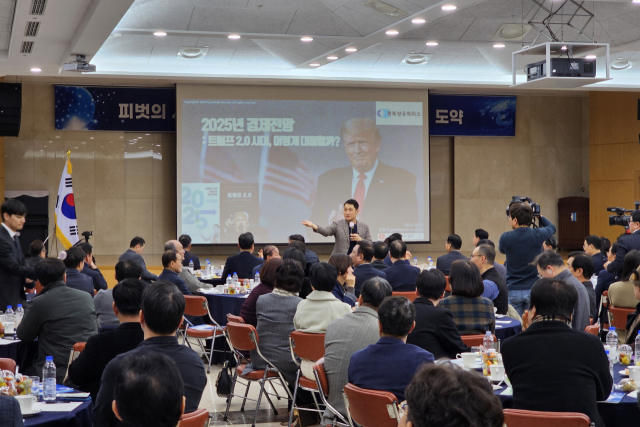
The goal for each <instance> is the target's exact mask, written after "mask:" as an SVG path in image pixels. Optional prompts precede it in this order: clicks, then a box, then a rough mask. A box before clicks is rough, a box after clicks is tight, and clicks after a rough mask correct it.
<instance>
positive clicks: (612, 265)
mask: <svg viewBox="0 0 640 427" xmlns="http://www.w3.org/2000/svg"><path fill="white" fill-rule="evenodd" d="M638 230H640V210H635V211H633V212H631V218H630V219H629V233H630V234H627V235H625V236H621V237H620V238H619V239H618V251H617V252H616V259H615V260H613V262H607V263H605V265H604V268H606V269H607V271H608V272H609V273H611V274H613V275H614V276H616V277H621V276H622V265H623V263H624V257H625V256H626V255H627V253H628V252H629V251H630V250H632V249H637V250H639V251H640V233H638Z"/></svg>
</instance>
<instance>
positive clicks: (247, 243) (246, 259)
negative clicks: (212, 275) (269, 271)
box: [222, 232, 262, 280]
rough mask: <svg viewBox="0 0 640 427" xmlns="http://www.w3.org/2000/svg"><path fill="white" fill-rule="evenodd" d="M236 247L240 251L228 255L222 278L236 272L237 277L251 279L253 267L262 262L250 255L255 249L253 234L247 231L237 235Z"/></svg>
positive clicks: (224, 278)
mask: <svg viewBox="0 0 640 427" xmlns="http://www.w3.org/2000/svg"><path fill="white" fill-rule="evenodd" d="M238 247H239V248H240V253H239V254H238V255H233V256H230V257H229V258H227V261H226V262H225V263H224V270H223V271H222V280H226V279H227V276H229V275H231V276H232V277H233V273H238V278H239V279H253V277H252V276H251V273H252V272H253V267H255V266H256V265H260V264H262V260H261V259H260V258H258V257H257V256H254V255H252V254H253V251H254V249H255V246H254V242H253V234H251V233H249V232H247V233H242V234H241V235H240V237H238Z"/></svg>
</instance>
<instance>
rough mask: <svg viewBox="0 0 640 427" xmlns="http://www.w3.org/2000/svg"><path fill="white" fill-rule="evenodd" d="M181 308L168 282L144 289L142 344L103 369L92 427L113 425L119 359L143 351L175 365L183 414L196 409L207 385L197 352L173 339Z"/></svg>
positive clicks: (182, 304) (180, 300) (181, 300)
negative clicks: (183, 401) (171, 360)
mask: <svg viewBox="0 0 640 427" xmlns="http://www.w3.org/2000/svg"><path fill="white" fill-rule="evenodd" d="M184 308H185V301H184V297H183V296H182V294H181V293H180V291H179V290H178V289H177V288H176V287H175V286H174V285H173V284H171V283H167V282H164V281H159V282H157V283H154V284H153V285H151V286H147V287H146V288H145V289H144V292H143V293H142V305H141V309H140V317H139V321H140V324H141V325H142V331H143V333H144V341H143V342H141V343H140V345H139V346H138V347H137V348H136V349H135V350H131V351H129V352H127V353H124V354H121V355H119V356H116V358H115V359H113V360H112V361H111V362H109V364H108V365H107V367H106V368H105V370H104V373H103V374H102V381H101V382H100V390H99V391H98V397H97V399H96V404H95V409H94V410H93V425H94V426H95V427H105V426H112V425H115V423H116V418H115V415H114V414H113V411H112V408H111V406H112V402H113V396H114V390H115V383H116V379H117V377H118V373H119V372H120V366H121V365H120V364H121V362H122V359H123V357H124V356H125V355H135V354H143V353H145V352H147V351H153V352H156V353H160V354H164V355H166V356H169V358H171V359H173V361H174V362H176V365H177V366H178V370H179V371H180V376H181V377H182V382H183V384H184V397H185V398H186V402H185V403H186V405H185V410H184V412H185V413H190V412H193V411H195V410H196V409H198V405H199V404H200V399H201V398H202V392H203V391H204V388H205V386H206V384H207V374H206V370H205V368H204V364H203V363H202V360H201V359H200V356H198V353H196V352H195V351H193V350H192V349H190V348H189V347H187V346H185V345H180V344H179V343H178V339H177V338H176V331H177V330H178V327H179V326H180V324H181V323H182V316H183V314H184Z"/></svg>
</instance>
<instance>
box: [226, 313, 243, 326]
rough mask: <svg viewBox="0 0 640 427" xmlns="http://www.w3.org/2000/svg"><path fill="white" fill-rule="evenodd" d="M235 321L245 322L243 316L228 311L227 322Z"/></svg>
mask: <svg viewBox="0 0 640 427" xmlns="http://www.w3.org/2000/svg"><path fill="white" fill-rule="evenodd" d="M233 322H235V323H242V324H244V323H245V321H244V319H243V318H242V317H240V316H236V315H235V314H231V313H227V323H233Z"/></svg>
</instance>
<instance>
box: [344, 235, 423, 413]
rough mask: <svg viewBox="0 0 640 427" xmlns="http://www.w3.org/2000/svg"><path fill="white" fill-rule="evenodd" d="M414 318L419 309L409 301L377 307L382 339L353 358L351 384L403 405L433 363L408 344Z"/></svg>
mask: <svg viewBox="0 0 640 427" xmlns="http://www.w3.org/2000/svg"><path fill="white" fill-rule="evenodd" d="M394 243H396V242H394ZM392 245H393V243H392ZM415 318H416V310H415V308H414V307H413V304H412V303H411V301H409V300H408V299H407V298H405V297H390V298H387V299H386V300H384V302H383V303H382V304H381V305H380V307H379V308H378V324H379V331H380V339H379V340H378V342H377V343H375V344H371V345H369V346H368V347H366V348H365V349H364V350H360V351H357V352H355V353H354V354H353V356H351V360H350V362H349V382H350V383H352V384H354V385H356V386H358V387H360V388H365V389H370V390H380V391H388V392H391V393H393V394H394V395H395V396H396V398H397V399H398V402H402V401H403V400H404V390H405V388H406V387H407V385H408V384H409V383H410V382H411V379H412V378H413V376H414V375H415V373H416V372H417V371H418V369H419V368H420V366H422V364H424V363H433V355H432V354H431V353H429V352H428V351H425V350H423V349H421V348H420V347H417V346H415V345H413V344H407V343H406V342H407V335H409V333H410V332H411V331H412V330H413V328H414V327H415V325H416V323H415Z"/></svg>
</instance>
